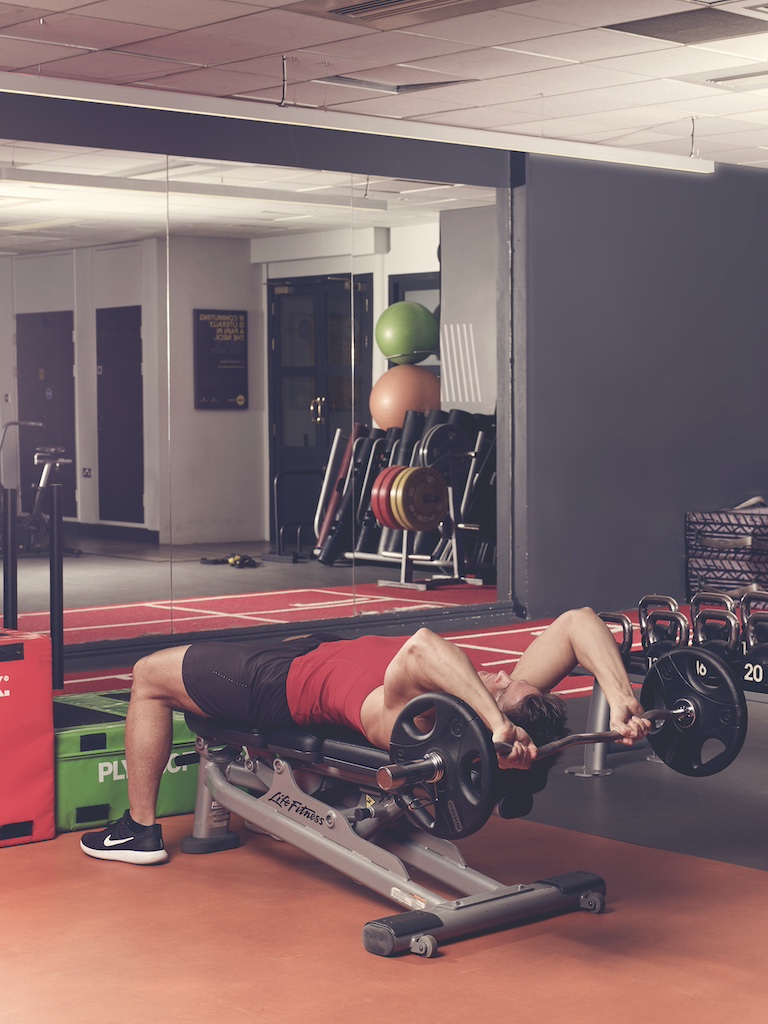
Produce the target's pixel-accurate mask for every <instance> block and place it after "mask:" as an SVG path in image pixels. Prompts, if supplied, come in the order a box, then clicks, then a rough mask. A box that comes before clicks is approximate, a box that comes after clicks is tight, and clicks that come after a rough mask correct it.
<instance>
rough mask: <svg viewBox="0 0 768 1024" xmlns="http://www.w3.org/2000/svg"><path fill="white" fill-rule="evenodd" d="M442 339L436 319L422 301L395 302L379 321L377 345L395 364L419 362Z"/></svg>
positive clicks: (377, 325) (430, 352)
mask: <svg viewBox="0 0 768 1024" xmlns="http://www.w3.org/2000/svg"><path fill="white" fill-rule="evenodd" d="M439 339H440V330H439V328H438V325H437V320H436V319H435V317H434V316H433V315H432V313H430V311H429V310H428V309H427V307H426V306H422V304H421V303H420V302H395V303H393V304H392V305H391V306H389V307H388V308H387V309H385V310H384V312H383V313H382V314H381V316H380V317H379V319H378V320H377V322H376V344H377V345H378V346H379V348H380V349H381V351H382V353H383V354H384V355H385V356H386V357H387V359H391V360H392V362H393V363H420V362H421V361H422V359H426V358H427V356H430V355H432V353H433V352H436V351H437V346H438V342H439Z"/></svg>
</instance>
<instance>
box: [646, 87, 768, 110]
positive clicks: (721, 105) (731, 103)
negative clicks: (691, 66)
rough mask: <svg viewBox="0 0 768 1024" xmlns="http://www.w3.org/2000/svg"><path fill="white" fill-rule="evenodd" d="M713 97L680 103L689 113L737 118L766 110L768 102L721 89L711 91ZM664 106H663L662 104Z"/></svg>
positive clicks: (745, 93)
mask: <svg viewBox="0 0 768 1024" xmlns="http://www.w3.org/2000/svg"><path fill="white" fill-rule="evenodd" d="M710 92H711V95H709V96H701V97H698V98H696V99H693V98H691V99H687V100H685V101H684V102H681V103H680V106H681V107H684V109H685V110H687V111H688V112H689V113H692V114H704V115H706V116H711V117H719V116H722V115H730V116H731V117H736V116H737V115H738V114H742V113H748V112H749V111H756V110H766V109H768V102H767V101H766V99H765V97H763V96H758V95H755V94H754V93H748V92H736V93H731V92H722V91H721V90H719V89H712V90H710ZM661 105H662V106H663V104H661Z"/></svg>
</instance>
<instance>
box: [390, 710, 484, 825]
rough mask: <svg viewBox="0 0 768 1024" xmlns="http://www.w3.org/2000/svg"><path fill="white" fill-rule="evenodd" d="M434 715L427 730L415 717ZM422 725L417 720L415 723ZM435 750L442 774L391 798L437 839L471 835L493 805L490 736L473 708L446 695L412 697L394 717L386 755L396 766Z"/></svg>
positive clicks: (407, 788)
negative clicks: (430, 781)
mask: <svg viewBox="0 0 768 1024" xmlns="http://www.w3.org/2000/svg"><path fill="white" fill-rule="evenodd" d="M429 714H434V722H433V724H432V727H431V728H430V729H429V731H428V732H426V733H425V732H421V731H420V729H419V727H418V726H417V724H416V721H415V720H416V719H417V718H419V717H420V716H422V715H429ZM420 724H422V725H423V722H422V723H420ZM430 753H436V754H438V755H439V756H440V759H441V760H442V762H443V766H444V771H443V777H442V778H441V779H440V780H438V781H437V782H434V783H416V784H414V785H413V786H410V787H403V788H402V789H400V790H399V791H398V793H397V801H398V803H399V804H400V806H401V807H403V808H404V809H405V811H406V813H407V814H408V816H409V817H410V818H411V819H412V820H413V821H414V822H415V823H416V824H417V825H418V826H419V828H422V829H424V830H425V831H427V832H430V833H431V834H432V835H436V836H440V837H441V838H442V839H460V838H463V837H464V836H469V835H472V833H473V832H477V830H478V829H480V828H482V826H483V825H484V824H485V823H486V821H488V818H489V817H490V816H491V812H492V811H493V808H494V803H495V801H494V792H495V786H494V780H495V776H496V772H497V771H499V768H498V761H497V758H496V752H495V750H494V747H493V743H492V741H491V734H490V732H489V731H488V729H487V727H486V726H485V724H484V722H483V721H482V720H481V719H480V717H479V716H478V715H477V713H476V712H475V711H473V710H472V708H471V707H470V706H469V705H468V704H466V703H465V702H464V701H462V700H459V698H458V697H452V696H450V695H449V694H447V693H425V694H422V695H421V696H419V697H414V698H413V700H411V701H409V702H408V704H406V706H405V707H404V708H403V710H402V711H401V712H400V714H399V715H398V718H397V721H396V722H395V726H394V728H393V730H392V742H391V745H390V756H391V758H392V761H393V762H394V763H396V764H404V763H405V762H407V761H416V760H418V759H419V758H422V757H426V756H427V754H430Z"/></svg>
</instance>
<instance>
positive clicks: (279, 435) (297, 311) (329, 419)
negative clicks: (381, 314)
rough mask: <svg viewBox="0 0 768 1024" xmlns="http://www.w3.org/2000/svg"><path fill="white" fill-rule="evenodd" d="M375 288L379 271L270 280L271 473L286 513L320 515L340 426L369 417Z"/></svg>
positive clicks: (344, 429) (284, 515) (293, 517)
mask: <svg viewBox="0 0 768 1024" xmlns="http://www.w3.org/2000/svg"><path fill="white" fill-rule="evenodd" d="M372 289H373V275H372V274H362V275H360V276H356V277H351V276H350V275H349V274H339V275H333V276H330V277H302V278H291V279H285V280H274V281H270V282H269V338H270V347H269V393H270V420H271V435H272V447H271V474H272V480H273V481H274V479H275V478H276V476H277V475H278V474H279V475H280V480H281V483H282V485H283V486H282V488H281V491H282V500H281V504H282V505H283V506H284V511H281V513H280V518H281V520H283V521H284V520H285V519H286V518H287V519H290V520H302V521H306V522H310V521H311V520H312V518H313V516H314V511H315V505H314V503H315V502H316V499H317V496H318V494H319V490H320V481H321V479H322V472H323V469H324V466H325V463H326V460H327V458H328V453H329V451H330V446H331V442H332V440H333V437H334V435H335V433H336V430H337V429H340V430H341V431H342V432H343V434H345V435H346V436H348V435H349V431H350V429H351V427H352V423H353V421H354V420H356V421H358V422H366V423H367V422H369V418H370V416H369V412H368V397H369V395H370V391H371V338H372V335H373V299H372ZM353 337H354V356H353V345H352V340H353ZM273 511H274V510H273ZM299 513H300V514H299ZM272 527H273V530H274V527H275V524H274V522H273V524H272Z"/></svg>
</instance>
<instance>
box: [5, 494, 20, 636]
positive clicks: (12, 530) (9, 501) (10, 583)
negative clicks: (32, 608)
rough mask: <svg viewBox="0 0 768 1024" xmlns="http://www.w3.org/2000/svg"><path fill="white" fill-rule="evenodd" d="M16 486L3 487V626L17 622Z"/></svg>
mask: <svg viewBox="0 0 768 1024" xmlns="http://www.w3.org/2000/svg"><path fill="white" fill-rule="evenodd" d="M18 557H19V552H18V548H17V540H16V488H15V487H14V488H8V487H3V626H4V627H5V628H6V629H16V628H17V626H18V624H19V593H18Z"/></svg>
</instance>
